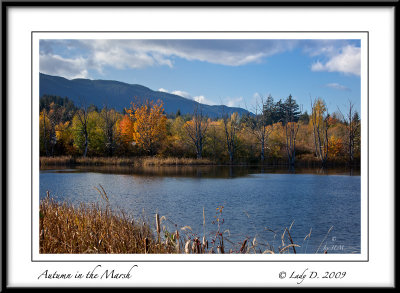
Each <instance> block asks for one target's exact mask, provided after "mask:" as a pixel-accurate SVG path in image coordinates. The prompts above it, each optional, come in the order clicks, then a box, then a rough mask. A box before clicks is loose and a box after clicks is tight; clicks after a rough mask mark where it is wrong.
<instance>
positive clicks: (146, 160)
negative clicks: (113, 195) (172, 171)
mask: <svg viewBox="0 0 400 293" xmlns="http://www.w3.org/2000/svg"><path fill="white" fill-rule="evenodd" d="M213 164H215V163H214V162H213V161H211V160H209V159H192V158H172V157H171V158H158V157H131V158H125V157H86V158H84V157H71V156H61V157H40V166H43V167H44V166H74V165H78V166H106V165H109V166H135V167H140V166H179V165H182V166H185V165H188V166H189V165H213Z"/></svg>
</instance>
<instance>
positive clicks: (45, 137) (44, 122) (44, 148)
mask: <svg viewBox="0 0 400 293" xmlns="http://www.w3.org/2000/svg"><path fill="white" fill-rule="evenodd" d="M49 124H50V121H49V118H48V116H47V110H46V109H43V110H42V111H40V116H39V126H40V149H41V153H44V155H45V156H48V155H49V149H48V141H49V130H48V129H49Z"/></svg>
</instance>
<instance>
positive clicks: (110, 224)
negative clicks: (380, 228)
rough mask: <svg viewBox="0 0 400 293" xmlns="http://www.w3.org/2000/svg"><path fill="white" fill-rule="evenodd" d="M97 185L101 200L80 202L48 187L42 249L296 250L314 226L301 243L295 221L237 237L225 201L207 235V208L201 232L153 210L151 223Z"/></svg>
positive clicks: (128, 251)
mask: <svg viewBox="0 0 400 293" xmlns="http://www.w3.org/2000/svg"><path fill="white" fill-rule="evenodd" d="M95 189H96V190H97V191H98V192H99V194H100V196H101V200H102V201H101V202H99V203H96V204H94V203H92V204H83V203H81V204H79V205H77V206H74V205H72V204H69V203H58V202H56V201H55V200H54V199H53V198H52V197H50V194H49V193H48V192H47V196H46V197H45V198H44V199H42V200H41V201H40V209H39V217H40V221H39V223H40V224H39V226H40V227H39V233H40V234H39V235H40V238H39V239H40V253H76V254H87V253H88V254H89V253H107V254H108V253H109V254H145V253H157V254H176V253H186V254H214V253H218V254H257V253H258V254H287V253H294V254H296V253H297V251H296V248H299V247H302V246H303V245H304V241H306V240H307V242H306V244H308V240H309V239H310V237H311V230H310V233H309V234H308V235H307V236H306V237H305V238H304V241H303V243H302V245H298V244H296V243H294V241H293V238H292V236H291V234H290V231H291V228H292V226H293V222H292V224H291V225H290V226H289V228H287V227H285V228H284V229H283V232H281V234H280V233H277V232H275V231H273V230H271V229H269V228H266V229H265V232H272V233H273V234H274V241H273V242H272V243H263V242H262V241H261V240H259V239H258V238H257V237H258V236H254V237H244V238H243V240H242V241H240V242H238V243H234V242H232V241H231V240H230V239H229V238H230V237H229V236H230V231H229V230H224V228H223V225H224V219H223V208H224V207H223V206H219V207H218V208H217V210H216V216H215V217H214V221H212V225H214V227H213V229H212V232H211V233H210V234H209V235H206V232H205V224H206V218H205V213H204V209H203V233H202V234H203V235H202V237H201V236H200V235H198V234H197V233H195V232H194V231H193V230H192V228H191V227H190V226H183V227H179V225H177V224H176V223H174V222H173V221H171V220H170V219H167V218H166V217H165V216H162V217H160V215H159V214H156V215H155V218H154V220H153V221H154V222H153V223H152V220H149V219H145V217H143V219H140V220H135V219H133V218H132V217H129V216H127V215H126V214H125V213H124V212H123V211H119V212H115V211H113V210H112V209H111V207H110V204H109V198H108V195H107V193H106V191H105V190H104V188H103V187H102V186H101V185H100V186H99V188H97V187H95ZM171 226H172V229H171ZM331 229H332V228H331ZM331 229H330V230H329V231H328V234H329V232H330V231H331ZM207 236H208V237H207ZM325 238H326V237H325ZM325 238H324V240H325ZM324 240H323V241H324ZM321 245H322V243H321ZM321 245H320V246H321ZM318 250H319V248H318ZM318 250H317V252H316V253H318ZM321 252H322V251H321ZM324 253H326V251H324Z"/></svg>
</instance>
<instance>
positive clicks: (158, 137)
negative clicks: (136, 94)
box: [127, 101, 167, 155]
mask: <svg viewBox="0 0 400 293" xmlns="http://www.w3.org/2000/svg"><path fill="white" fill-rule="evenodd" d="M127 113H128V114H129V116H130V117H131V118H132V120H133V134H132V135H133V140H134V141H135V142H136V144H137V145H138V146H139V147H141V148H143V149H144V150H145V151H147V152H148V153H149V154H150V155H154V154H156V152H157V150H158V148H159V147H160V146H161V144H162V142H163V141H164V139H165V136H166V130H167V128H166V125H167V117H166V116H165V115H164V108H163V104H162V102H160V101H158V102H157V103H154V102H153V101H147V102H146V103H144V104H142V105H137V104H135V103H133V102H132V107H131V108H130V109H127Z"/></svg>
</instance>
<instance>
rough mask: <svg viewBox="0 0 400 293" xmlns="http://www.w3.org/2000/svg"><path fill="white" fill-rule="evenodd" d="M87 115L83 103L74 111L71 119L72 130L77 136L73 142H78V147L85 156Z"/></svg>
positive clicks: (87, 140)
mask: <svg viewBox="0 0 400 293" xmlns="http://www.w3.org/2000/svg"><path fill="white" fill-rule="evenodd" d="M88 115H89V112H88V109H87V107H86V106H85V104H83V105H82V106H81V107H80V108H79V109H78V110H77V111H76V113H75V116H74V119H73V124H74V131H75V134H76V137H78V139H76V142H75V143H78V147H79V148H80V149H82V152H83V157H86V155H87V152H88V147H89V131H88Z"/></svg>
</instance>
